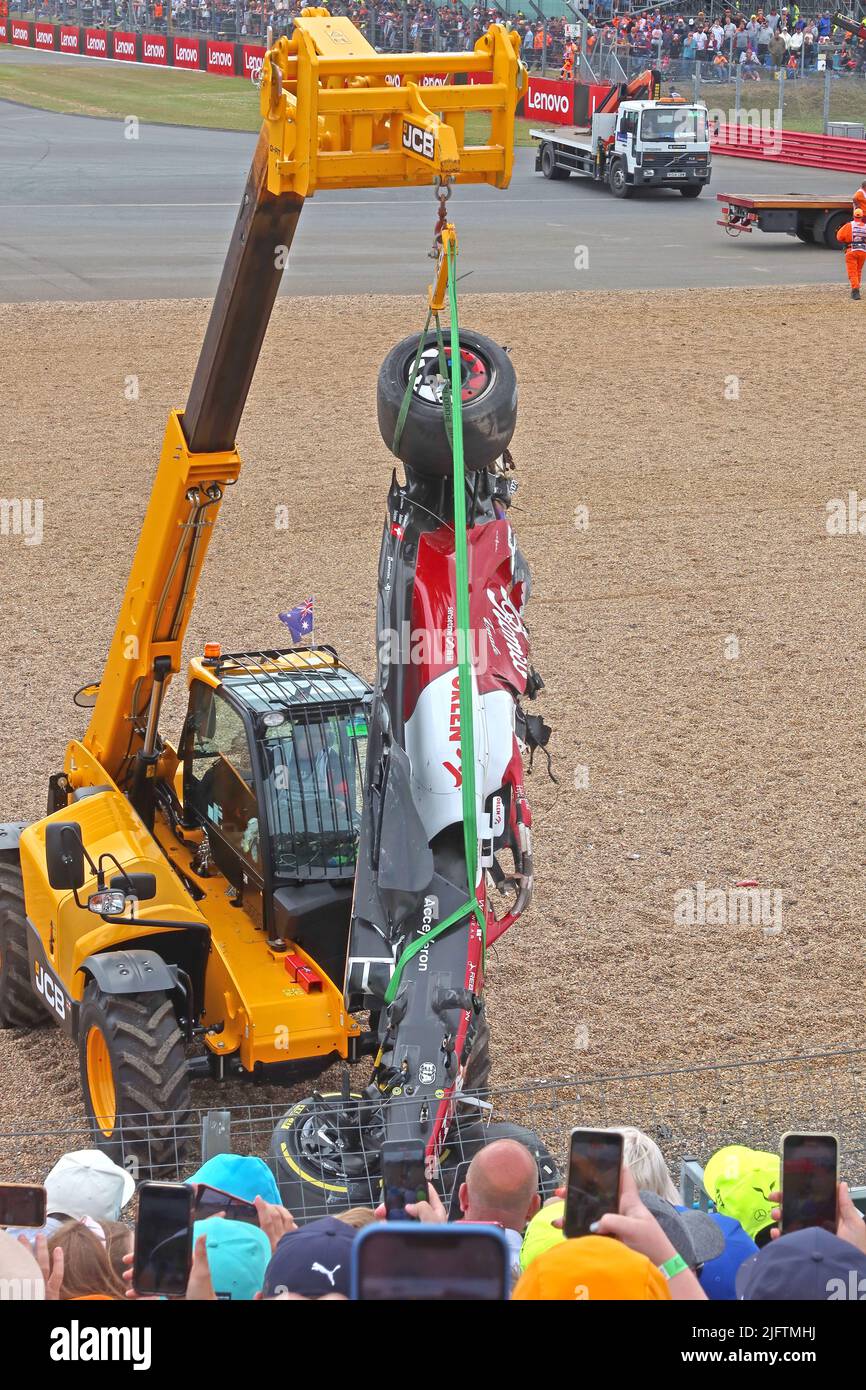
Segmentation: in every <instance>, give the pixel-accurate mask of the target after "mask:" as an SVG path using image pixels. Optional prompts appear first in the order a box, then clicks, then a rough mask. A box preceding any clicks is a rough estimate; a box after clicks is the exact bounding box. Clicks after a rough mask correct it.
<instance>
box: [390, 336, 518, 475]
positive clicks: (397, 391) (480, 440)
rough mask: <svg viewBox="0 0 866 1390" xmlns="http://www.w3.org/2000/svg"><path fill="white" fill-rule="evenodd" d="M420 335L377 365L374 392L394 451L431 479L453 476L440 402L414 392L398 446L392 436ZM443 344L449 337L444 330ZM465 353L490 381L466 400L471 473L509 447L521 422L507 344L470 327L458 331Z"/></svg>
mask: <svg viewBox="0 0 866 1390" xmlns="http://www.w3.org/2000/svg"><path fill="white" fill-rule="evenodd" d="M420 337H421V334H420V333H415V334H413V335H412V337H411V338H404V339H403V341H402V342H401V343H398V344H397V346H396V347H394V348H392V349H391V351H390V352H389V353H388V356H387V357H386V358H385V360H384V362H383V363H382V365H381V367H380V368H379V381H378V388H377V392H376V396H377V402H376V403H377V412H378V417H379V430H380V432H381V435H382V438H383V440H384V441H385V443H386V444H387V446H388V448H389V449H390V450H391V452H392V453H394V454H396V456H397V457H398V458H399V459H401V460H402V462H403V463H404V464H405V465H406V467H407V468H411V469H413V470H414V472H416V473H421V474H423V475H424V476H426V477H431V478H446V477H450V476H451V473H452V471H453V462H452V458H451V446H450V444H449V443H448V434H447V432H446V429H445V415H444V411H443V408H442V402H441V401H432V400H431V401H428V400H424V399H422V398H421V397H420V396H418V395H417V394H415V395H414V396H413V397H412V403H411V405H410V407H409V412H408V414H407V416H406V421H405V424H404V426H403V433H402V435H401V438H400V440H399V442H398V445H397V448H396V449H395V448H394V435H395V433H396V429H397V419H398V417H399V414H400V407H401V406H402V404H403V396H404V394H405V391H406V386H407V384H408V381H409V377H410V374H411V372H412V367H413V365H414V362H415V355H416V353H417V351H418V342H419V339H420ZM436 342H437V339H436V334H435V333H428V334H427V335H426V337H425V339H424V350H425V352H426V351H428V350H429V349H430V348H435V347H436ZM445 346H446V349H448V346H449V339H448V333H447V330H446V333H445ZM460 348H461V352H463V351H469V352H471V353H472V354H474V355H475V356H476V357H477V358H478V359H480V361H481V362H482V363H483V365H484V368H485V370H486V373H487V376H488V381H487V384H486V385H485V386H484V388H483V389H482V390H481V391H480V392H479V394H478V395H477V396H475V397H473V398H472V399H471V400H464V402H463V458H464V464H465V467H466V471H467V473H471V472H475V471H477V470H478V469H481V468H488V467H489V466H490V465H491V464H492V463H494V462H495V461H496V459H498V458H499V456H500V454H502V453H503V452H504V450H505V449H507V447H508V445H509V443H510V441H511V436H512V435H513V433H514V426H515V424H516V422H517V377H516V375H515V372H514V367H513V366H512V364H511V359H510V357H509V356H508V353H507V352H506V351H505V349H504V348H501V347H500V346H499V345H498V343H494V342H493V341H492V340H491V339H490V338H485V337H484V335H483V334H481V333H473V332H472V331H471V329H466V328H461V330H460Z"/></svg>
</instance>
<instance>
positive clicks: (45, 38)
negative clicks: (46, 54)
mask: <svg viewBox="0 0 866 1390" xmlns="http://www.w3.org/2000/svg"><path fill="white" fill-rule="evenodd" d="M36 42H37V43H47V44H48V45H49V47H51V45H52V44H53V43H54V30H53V29H37V30H36Z"/></svg>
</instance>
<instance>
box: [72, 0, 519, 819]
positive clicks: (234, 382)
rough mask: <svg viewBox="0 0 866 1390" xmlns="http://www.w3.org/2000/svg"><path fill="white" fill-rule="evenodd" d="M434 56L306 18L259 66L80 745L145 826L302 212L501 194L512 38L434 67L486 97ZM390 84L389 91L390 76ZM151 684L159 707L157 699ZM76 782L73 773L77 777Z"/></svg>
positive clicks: (324, 18) (506, 164)
mask: <svg viewBox="0 0 866 1390" xmlns="http://www.w3.org/2000/svg"><path fill="white" fill-rule="evenodd" d="M430 62H431V59H430V55H427V54H418V53H413V54H402V55H398V54H389V55H382V54H378V53H377V52H376V51H375V49H373V48H372V47H371V46H370V44H369V43H368V42H367V40H366V39H365V38H364V37H363V35H362V34H360V33H359V31H358V30H357V29H356V28H355V27H354V25H353V24H352V23H351V22H350V21H349V20H348V19H345V18H331V17H330V16H329V15H328V12H327V10H324V9H311V10H304V11H303V13H302V15H301V16H300V17H299V18H298V19H296V21H295V29H294V33H293V35H292V37H291V38H281V39H279V40H278V41H277V43H276V44H275V45H274V46H273V48H271V49H270V50H269V51H268V53H267V54H266V57H265V60H264V64H263V69H262V85H261V92H260V100H261V110H262V115H263V125H262V130H261V133H260V135H259V140H258V144H257V146H256V151H255V155H254V157H253V162H252V167H251V169H250V173H249V177H248V179H247V184H246V188H245V190H244V194H243V198H242V200H241V206H240V210H239V212H238V218H237V222H236V224H235V228H234V232H233V235H232V240H231V244H230V246H229V251H228V255H227V258H226V262H225V266H224V268H223V272H222V278H221V280H220V283H219V288H218V290H217V293H216V298H215V301H214V305H213V310H212V313H211V317H210V322H209V324H208V328H207V332H206V334H205V339H204V344H203V346H202V350H201V355H200V357H199V361H198V366H197V368H196V371H195V375H194V377H193V382H192V387H191V389H190V393H189V399H188V401H187V406H186V410H185V411H184V412H183V413H182V414H181V413H179V412H176V413H173V414H172V416H171V418H170V420H169V423H168V428H167V431H166V435H165V441H164V444H163V449H162V455H161V459H160V465H159V471H158V473H157V477H156V482H155V484H154V488H153V493H152V496H151V500H150V505H149V507H148V511H147V514H146V517H145V520H144V525H143V527H142V532H141V538H140V541H139V545H138V549H137V551H136V555H135V559H134V561H133V566H132V573H131V575H130V579H129V584H128V587H127V592H126V596H125V598H124V601H123V605H122V608H121V612H120V617H119V619H118V623H117V628H116V630H115V634H114V640H113V642H112V645H111V650H110V652H109V656H108V661H107V664H106V668H105V672H104V674H103V677H102V680H101V682H100V687H99V694H98V697H97V700H96V705H95V708H94V710H93V716H92V718H91V721H90V726H89V728H88V730H87V733H86V735H85V737H84V746H85V748H86V749H87V751H88V752H89V753H90V754H91V755H92V757H93V758H95V759H96V761H97V762H98V763H99V764H100V766H101V767H102V768H103V769H104V771H105V772H107V773H108V774H109V776H110V777H111V778H112V779H113V780H115V781H118V782H121V783H123V784H124V785H126V784H127V782H128V779H129V777H130V772H131V769H132V767H133V763H134V762H137V767H136V770H135V776H134V777H133V782H132V787H131V794H132V797H133V800H134V802H135V803H136V804H138V806H139V809H140V811H141V812H142V814H144V815H145V817H146V818H147V817H148V807H147V797H146V794H145V790H144V783H145V781H146V780H147V777H148V775H149V774H151V773H152V770H153V762H152V760H153V758H154V753H155V735H156V729H157V721H158V718H159V707H160V704H161V700H162V694H163V692H164V689H165V685H166V683H167V681H168V679H169V677H170V676H171V675H172V674H174V673H176V672H177V671H179V670H180V660H181V645H182V642H183V637H184V633H185V631H186V626H187V622H188V619H189V613H190V609H191V607H192V602H193V598H194V596H195V591H196V585H197V582H198V576H199V573H200V570H201V566H202V562H203V560H204V556H205V552H206V550H207V546H208V543H209V540H210V536H211V533H212V530H213V526H214V523H215V521H216V517H217V515H218V513H219V508H220V503H221V500H222V496H223V492H224V489H225V487H226V485H228V484H230V483H233V482H235V481H236V479H237V477H238V473H239V470H240V459H239V457H238V455H237V453H236V451H235V434H236V431H237V428H238V424H239V422H240V418H241V414H242V412H243V408H244V404H245V402H246V398H247V393H248V391H249V387H250V383H251V381H252V376H253V372H254V370H255V366H256V362H257V360H258V356H259V351H260V348H261V345H262V341H263V339H264V336H265V331H266V328H267V324H268V321H269V319H270V315H271V310H272V308H273V304H274V300H275V298H276V295H277V291H278V289H279V285H280V280H281V278H282V272H283V267H284V266H285V263H286V257H287V255H288V252H289V248H290V247H291V244H292V239H293V237H294V234H295V229H296V227H297V223H298V217H299V216H300V212H301V209H302V207H303V205H304V200H305V199H306V198H308V197H312V196H313V194H314V193H316V192H317V191H318V190H325V189H337V188H342V189H345V188H362V187H374V188H381V187H387V186H402V185H406V184H409V185H418V184H429V183H431V182H432V181H433V180H435V179H437V178H442V179H446V180H448V181H449V182H451V181H453V182H455V183H489V184H494V185H495V186H497V187H500V188H503V187H505V186H506V185H507V184H508V182H509V180H510V177H511V169H512V163H513V155H514V145H513V142H514V117H515V110H516V106H517V103H518V101H519V99H520V97H521V96H522V94H523V91H524V89H525V84H526V74H525V70H524V69H523V67H522V65H521V63H520V60H519V40H518V36H517V35H516V34H514V33H509V32H507V31H506V30H505V29H504V27H503V26H501V25H498V24H493V25H491V26H490V28H489V30H488V31H487V33H485V34H484V35H483V36H482V37H481V38H480V39H479V40H478V42H477V43H476V45H475V48H474V50H473V51H471V52H467V53H443V54H436V56H435V66H436V69H437V72H438V73H442V74H446V75H447V76H448V77H449V78H451V79H453V78H454V77H456V76H457V75H461V74H468V73H480V74H483V75H484V76H489V78H490V81H488V82H485V83H484V84H478V85H473V84H469V83H466V84H461V85H456V84H454V85H452V84H450V83H449V84H448V85H444V86H436V87H435V88H422V87H420V86H418V85H417V84H416V83H415V82H413V80H412V79H413V77H414V76H418V75H419V74H420V73H421V72H422V71H423V70H424V69H429V66H430ZM388 77H391V78H394V77H399V78H401V79H402V81H403V82H404V83H405V85H401V86H394V85H391V84H390V83H389V82H387V81H386V78H388ZM482 110H485V111H490V112H491V118H490V123H491V129H490V138H489V140H487V141H486V142H485V143H483V144H471V143H467V140H466V133H465V126H466V116H467V113H471V112H477V111H482ZM154 687H155V695H154ZM70 776H71V781H72V782H73V784H74V782H75V780H76V777H75V770H72V771H71V773H70Z"/></svg>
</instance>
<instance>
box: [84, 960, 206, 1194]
mask: <svg viewBox="0 0 866 1390" xmlns="http://www.w3.org/2000/svg"><path fill="white" fill-rule="evenodd" d="M94 1028H97V1029H98V1030H99V1031H100V1032H101V1034H102V1036H103V1038H104V1040H105V1044H106V1047H107V1051H108V1055H109V1058H110V1062H111V1072H112V1079H113V1082H114V1091H115V1113H114V1116H113V1117H109V1116H102V1117H101V1122H100V1119H98V1118H97V1113H96V1106H95V1104H94V1099H93V1097H92V1095H91V1092H90V1080H89V1077H88V1038H89V1035H90V1032H91V1030H92V1029H94ZM78 1046H79V1062H80V1069H81V1089H82V1092H83V1095H84V1109H85V1111H86V1114H87V1119H88V1121H89V1124H90V1127H91V1130H92V1132H93V1142H94V1143H95V1145H96V1147H97V1148H100V1149H102V1150H104V1152H105V1153H107V1154H108V1155H109V1157H111V1158H112V1159H114V1161H115V1163H119V1164H120V1165H121V1167H126V1168H128V1169H129V1171H130V1172H132V1173H133V1176H134V1177H135V1178H136V1180H138V1181H140V1180H142V1179H145V1178H157V1179H159V1178H163V1179H173V1178H175V1177H176V1176H177V1173H176V1171H175V1170H176V1169H178V1168H179V1167H180V1165H181V1164H182V1163H183V1159H184V1156H185V1150H186V1148H187V1145H188V1142H189V1138H190V1092H189V1068H188V1066H187V1060H186V1049H185V1045H184V1040H183V1037H182V1035H181V1032H180V1029H179V1028H178V1025H177V1017H176V1014H175V1008H174V1003H173V1002H172V999H171V997H170V995H168V994H167V993H166V992H165V991H162V990H155V991H154V992H153V993H151V994H106V993H104V992H103V991H102V990H101V989H100V988H99V986H98V985H97V983H96V981H95V980H91V982H90V983H89V984H88V986H87V988H86V989H85V991H84V998H83V999H82V1003H81V1013H80V1015H79V1034H78Z"/></svg>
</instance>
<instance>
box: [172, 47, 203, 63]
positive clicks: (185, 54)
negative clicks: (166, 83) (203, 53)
mask: <svg viewBox="0 0 866 1390" xmlns="http://www.w3.org/2000/svg"><path fill="white" fill-rule="evenodd" d="M174 61H175V62H176V63H197V62H198V49H197V48H184V47H183V46H182V45H181V44H178V46H177V48H176V49H175V50H174Z"/></svg>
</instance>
